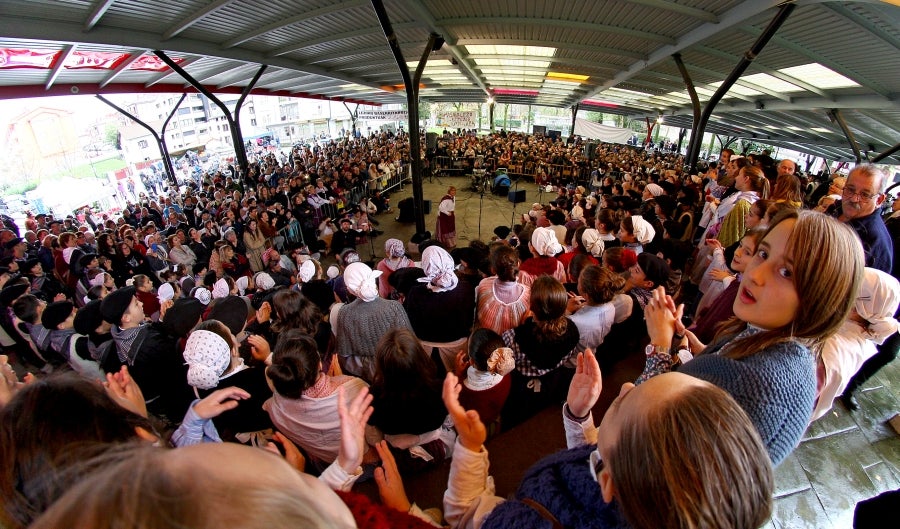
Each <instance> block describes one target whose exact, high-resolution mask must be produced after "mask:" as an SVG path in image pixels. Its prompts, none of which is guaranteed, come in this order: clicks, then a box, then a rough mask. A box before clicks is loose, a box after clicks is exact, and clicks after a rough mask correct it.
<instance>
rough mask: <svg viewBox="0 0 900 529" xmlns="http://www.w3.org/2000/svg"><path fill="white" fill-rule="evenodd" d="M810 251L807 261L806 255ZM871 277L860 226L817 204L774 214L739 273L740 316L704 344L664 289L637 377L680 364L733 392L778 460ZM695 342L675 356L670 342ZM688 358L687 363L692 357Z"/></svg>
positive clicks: (790, 444) (795, 435)
mask: <svg viewBox="0 0 900 529" xmlns="http://www.w3.org/2000/svg"><path fill="white" fill-rule="evenodd" d="M801 257H802V258H801ZM862 275H863V253H862V247H861V245H860V244H859V239H858V238H857V237H856V235H855V234H854V233H853V231H852V230H851V229H850V228H849V227H848V226H846V225H845V224H841V223H839V222H837V221H836V220H834V219H831V218H829V217H826V216H824V215H822V214H821V213H816V212H811V211H801V212H797V211H785V212H783V213H781V214H780V215H778V216H777V217H776V218H775V219H773V221H772V225H771V226H770V227H769V228H768V230H767V231H766V233H765V235H764V236H763V238H762V241H761V242H760V243H759V246H758V247H757V249H756V253H755V254H754V255H753V258H752V259H751V260H750V262H749V263H748V264H747V268H746V271H745V272H744V275H743V276H742V277H741V282H740V286H739V288H738V294H737V298H736V300H735V302H734V314H735V318H732V319H731V320H729V322H728V324H727V325H725V326H723V327H722V328H720V329H719V331H718V333H717V335H716V340H715V341H714V342H713V343H712V344H711V345H710V346H708V347H707V346H706V345H705V344H704V343H702V342H700V340H698V339H697V337H696V336H695V335H694V334H693V333H691V332H690V331H686V330H684V329H683V325H682V324H681V322H680V318H681V312H682V310H683V307H678V308H676V306H675V303H674V301H672V298H671V297H668V296H666V294H665V291H664V290H662V289H657V290H656V291H654V293H653V298H652V299H651V300H650V302H649V303H648V304H647V308H646V310H645V315H646V318H647V332H648V334H649V336H650V345H648V346H647V365H646V368H645V370H644V373H643V374H642V375H641V377H640V379H639V381H645V380H647V379H648V378H650V377H652V376H654V375H657V374H659V373H662V372H666V371H670V370H672V369H675V368H676V367H677V365H676V361H675V358H680V359H681V361H682V362H684V363H683V365H682V366H680V367H678V371H679V372H681V373H685V374H688V375H691V376H694V377H697V378H701V379H703V380H708V381H710V382H712V383H714V384H716V385H718V386H720V387H721V388H722V389H725V390H726V391H727V392H729V393H730V394H731V395H732V396H734V398H735V399H736V400H737V401H738V403H739V404H740V405H741V407H743V408H744V410H745V411H746V412H747V414H748V415H749V416H750V418H751V420H752V421H753V423H754V424H755V425H756V427H757V430H758V431H759V433H760V436H761V437H762V440H763V442H764V443H765V445H766V448H767V449H768V451H769V456H770V457H771V459H772V463H773V464H774V465H776V466H777V465H778V464H780V463H781V462H782V461H783V460H784V458H785V457H787V455H788V454H789V453H790V452H791V451H792V450H793V449H794V447H796V446H797V444H798V443H799V441H800V437H801V436H802V435H803V432H804V431H805V430H806V427H807V425H808V424H809V420H810V417H811V416H812V410H813V408H814V404H815V398H816V388H817V383H816V366H815V354H814V352H813V351H815V350H817V349H818V348H820V347H821V344H822V343H823V341H824V340H826V339H827V338H828V337H829V336H831V335H832V334H834V333H835V332H836V331H837V330H838V328H839V327H840V326H841V324H842V323H843V322H844V320H845V319H846V317H847V315H848V314H849V313H850V309H851V308H852V305H851V304H850V303H848V302H847V300H851V299H856V296H857V292H858V290H859V284H860V281H861V280H862ZM673 346H674V347H676V348H678V349H682V348H689V350H690V354H692V355H696V356H695V357H694V358H693V359H690V358H689V357H688V356H687V355H684V354H679V355H678V356H674V355H673V354H671V353H670V351H671V350H672V348H673ZM685 360H688V361H687V362H685Z"/></svg>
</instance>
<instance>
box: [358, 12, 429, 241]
mask: <svg viewBox="0 0 900 529" xmlns="http://www.w3.org/2000/svg"><path fill="white" fill-rule="evenodd" d="M372 8H373V9H374V10H375V15H376V16H377V17H378V22H379V24H381V29H382V31H384V36H385V38H386V39H387V41H388V46H390V48H391V52H392V53H393V55H394V60H395V61H397V67H398V68H399V70H400V75H401V76H402V77H403V86H405V87H406V106H407V113H408V116H409V157H410V164H411V165H412V188H413V211H414V213H415V216H416V233H417V234H423V233H425V231H426V230H425V199H424V191H423V190H422V148H421V145H420V139H419V80H420V79H421V78H422V71H423V70H424V69H425V62H426V61H427V60H428V55H430V54H431V51H432V48H433V47H434V45H435V43H436V42H437V39H438V38H439V37H438V36H437V35H435V34H433V33H432V34H431V35H430V36H429V37H428V44H426V46H425V51H424V52H423V54H422V59H421V60H420V61H419V65H418V67H416V77H415V80H413V79H412V78H411V77H410V75H409V68H407V67H406V59H404V58H403V51H402V50H401V49H400V43H399V42H398V41H397V34H396V33H394V28H393V27H392V26H391V21H390V19H389V18H388V14H387V10H385V8H384V3H383V2H382V1H381V0H372Z"/></svg>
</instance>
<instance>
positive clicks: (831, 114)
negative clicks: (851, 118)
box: [828, 108, 862, 163]
mask: <svg viewBox="0 0 900 529" xmlns="http://www.w3.org/2000/svg"><path fill="white" fill-rule="evenodd" d="M828 118H829V119H831V121H832V122H835V123H837V124H838V126H839V127H841V130H842V131H844V136H845V137H846V138H847V143H849V144H850V148H851V149H853V154H854V156H856V163H860V162H861V161H862V153H861V152H860V151H859V144H858V143H856V136H854V135H853V131H851V130H850V127H848V126H847V122H846V121H844V116H843V115H842V114H841V111H840V110H839V109H837V108H832V109H831V110H829V111H828Z"/></svg>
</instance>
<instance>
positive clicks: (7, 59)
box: [0, 48, 60, 69]
mask: <svg viewBox="0 0 900 529" xmlns="http://www.w3.org/2000/svg"><path fill="white" fill-rule="evenodd" d="M59 53H60V52H58V51H42V50H20V49H15V48H0V68H4V69H6V68H50V67H51V66H52V65H53V61H54V60H55V59H56V56H57V55H59Z"/></svg>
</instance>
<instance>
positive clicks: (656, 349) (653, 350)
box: [644, 343, 669, 356]
mask: <svg viewBox="0 0 900 529" xmlns="http://www.w3.org/2000/svg"><path fill="white" fill-rule="evenodd" d="M644 353H645V354H646V355H647V356H651V355H654V354H663V353H665V354H669V348H668V347H663V346H661V345H654V344H652V343H650V344H647V347H646V348H645V349H644Z"/></svg>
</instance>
